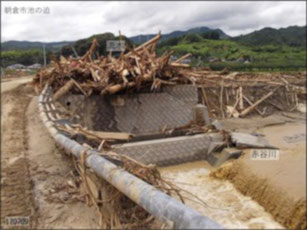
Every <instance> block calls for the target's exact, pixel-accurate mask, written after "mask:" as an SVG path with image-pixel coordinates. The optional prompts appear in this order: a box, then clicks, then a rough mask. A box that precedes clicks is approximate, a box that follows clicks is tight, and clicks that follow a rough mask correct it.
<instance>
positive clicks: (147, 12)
mask: <svg viewBox="0 0 307 230" xmlns="http://www.w3.org/2000/svg"><path fill="white" fill-rule="evenodd" d="M23 7H24V8H23ZM14 8H15V9H16V8H18V14H17V13H16V10H15V13H14V12H13V10H14ZM31 8H32V9H31ZM46 8H47V11H48V8H49V11H50V12H49V14H48V13H46V11H44V10H46ZM31 10H32V12H31ZM33 11H34V12H33ZM1 19H2V20H1V40H2V42H3V41H8V40H29V41H45V42H50V41H63V40H68V41H71V40H77V39H81V38H86V37H88V36H91V35H93V34H99V33H104V32H112V33H114V34H116V35H118V31H119V30H120V31H121V33H122V34H124V35H126V36H134V35H138V34H147V33H158V32H159V30H161V32H162V33H168V32H172V31H174V30H186V29H190V28H193V27H199V26H207V27H210V28H220V29H222V30H223V31H224V32H226V33H227V34H229V35H231V36H236V35H240V34H246V33H249V32H252V31H254V30H258V29H261V28H263V27H273V28H281V27H288V26H290V25H300V26H302V25H306V3H305V2H304V1H300V2H295V1H288V2H256V1H251V2H247V1H244V2H243V1H241V2H230V1H225V2H199V1H197V2H188V1H186V2H175V1H172V2H165V1H164V2H163V1H157V2H115V1H113V2H89V1H87V2H48V1H44V2H27V1H23V2H3V1H1Z"/></svg>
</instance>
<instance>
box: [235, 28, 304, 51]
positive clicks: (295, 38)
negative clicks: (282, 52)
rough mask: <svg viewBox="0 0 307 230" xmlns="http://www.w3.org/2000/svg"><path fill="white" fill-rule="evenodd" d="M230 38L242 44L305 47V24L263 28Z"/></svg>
mask: <svg viewBox="0 0 307 230" xmlns="http://www.w3.org/2000/svg"><path fill="white" fill-rule="evenodd" d="M231 40H233V41H236V42H238V43H240V44H243V45H251V46H260V45H288V46H292V47H295V46H305V47H306V26H290V27H287V28H282V29H273V28H263V29H261V30H258V31H254V32H252V33H250V34H246V35H241V36H238V37H233V38H231Z"/></svg>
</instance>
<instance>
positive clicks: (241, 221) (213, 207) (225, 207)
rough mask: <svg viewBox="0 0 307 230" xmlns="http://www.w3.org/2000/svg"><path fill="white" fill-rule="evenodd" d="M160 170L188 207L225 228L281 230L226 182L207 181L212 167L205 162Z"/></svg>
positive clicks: (257, 205) (278, 225)
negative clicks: (180, 191)
mask: <svg viewBox="0 0 307 230" xmlns="http://www.w3.org/2000/svg"><path fill="white" fill-rule="evenodd" d="M159 170H160V172H161V174H162V176H164V178H166V179H169V180H171V181H172V182H173V183H174V184H176V185H177V186H179V187H180V188H182V189H183V190H185V191H184V192H183V195H184V197H186V204H187V205H189V206H190V207H193V208H194V209H195V210H197V211H198V212H199V213H201V214H203V215H206V216H208V217H210V218H211V219H213V220H215V221H216V222H218V223H220V224H221V225H222V226H224V227H225V228H232V229H236V228H245V229H248V228H252V229H255V228H256V229H259V228H260V229H261V228H270V229H281V228H283V226H281V225H280V224H279V223H278V222H276V221H275V220H274V219H273V217H272V216H271V215H270V214H269V213H268V212H266V211H265V210H264V208H263V207H262V206H260V205H259V204H258V203H257V202H255V201H254V200H252V199H251V198H250V197H248V196H244V195H242V194H241V193H240V192H239V191H237V190H236V188H235V187H234V186H233V185H232V184H231V183H230V182H229V181H226V180H218V179H214V178H211V177H209V174H210V171H211V170H212V167H211V166H210V165H209V163H208V162H206V161H197V162H191V163H185V164H181V165H176V166H169V167H161V168H160V169H159ZM186 191H187V192H186ZM196 197H198V198H200V199H201V200H198V199H197V198H196Z"/></svg>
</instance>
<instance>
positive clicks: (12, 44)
mask: <svg viewBox="0 0 307 230" xmlns="http://www.w3.org/2000/svg"><path fill="white" fill-rule="evenodd" d="M71 43H72V42H71V41H63V42H29V41H14V40H13V41H7V42H3V43H1V50H2V51H8V50H27V49H42V48H43V45H45V48H46V50H50V51H57V50H59V49H61V47H62V46H64V45H68V44H71Z"/></svg>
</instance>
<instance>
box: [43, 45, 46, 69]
mask: <svg viewBox="0 0 307 230" xmlns="http://www.w3.org/2000/svg"><path fill="white" fill-rule="evenodd" d="M43 53H44V66H46V50H45V44H43Z"/></svg>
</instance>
